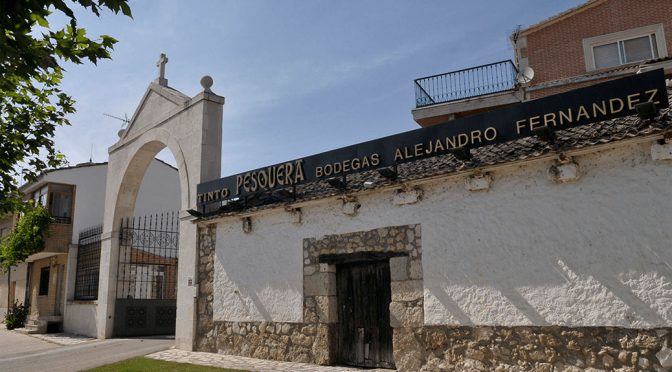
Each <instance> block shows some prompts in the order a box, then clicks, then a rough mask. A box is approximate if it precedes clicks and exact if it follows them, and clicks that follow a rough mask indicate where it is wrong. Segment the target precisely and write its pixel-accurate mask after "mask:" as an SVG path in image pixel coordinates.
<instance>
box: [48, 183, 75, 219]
mask: <svg viewBox="0 0 672 372" xmlns="http://www.w3.org/2000/svg"><path fill="white" fill-rule="evenodd" d="M71 207H72V186H70V185H58V184H51V185H50V186H49V213H50V214H51V216H52V217H53V218H54V220H55V222H56V223H70V222H71V217H72V214H71V211H70V208H71Z"/></svg>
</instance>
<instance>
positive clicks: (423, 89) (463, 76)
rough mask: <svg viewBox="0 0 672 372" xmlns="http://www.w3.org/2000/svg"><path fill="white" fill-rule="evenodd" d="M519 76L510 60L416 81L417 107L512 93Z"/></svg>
mask: <svg viewBox="0 0 672 372" xmlns="http://www.w3.org/2000/svg"><path fill="white" fill-rule="evenodd" d="M517 74H518V70H517V69H516V66H515V65H514V64H513V62H512V61H511V60H507V61H501V62H495V63H490V64H488V65H483V66H478V67H472V68H467V69H464V70H458V71H452V72H447V73H445V74H439V75H433V76H427V77H423V78H419V79H415V107H423V106H429V105H435V104H437V103H444V102H450V101H456V100H460V99H465V98H471V97H478V96H482V95H486V94H492V93H497V92H504V91H507V90H513V89H515V88H516V85H517Z"/></svg>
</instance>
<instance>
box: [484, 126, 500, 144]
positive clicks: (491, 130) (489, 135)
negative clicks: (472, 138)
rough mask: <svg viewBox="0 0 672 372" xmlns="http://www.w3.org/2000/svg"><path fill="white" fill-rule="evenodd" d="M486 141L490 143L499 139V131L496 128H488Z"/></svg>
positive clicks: (485, 134)
mask: <svg viewBox="0 0 672 372" xmlns="http://www.w3.org/2000/svg"><path fill="white" fill-rule="evenodd" d="M483 135H484V136H485V139H486V140H488V141H494V140H495V138H497V129H495V127H488V128H487V129H486V130H485V133H483Z"/></svg>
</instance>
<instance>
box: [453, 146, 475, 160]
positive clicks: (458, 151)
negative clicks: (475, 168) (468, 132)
mask: <svg viewBox="0 0 672 372" xmlns="http://www.w3.org/2000/svg"><path fill="white" fill-rule="evenodd" d="M448 152H449V153H450V154H451V155H453V156H454V157H455V158H457V160H462V161H467V160H470V159H471V151H470V150H469V148H467V147H466V146H461V147H453V148H452V149H449V150H448Z"/></svg>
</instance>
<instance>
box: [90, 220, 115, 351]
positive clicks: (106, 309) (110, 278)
mask: <svg viewBox="0 0 672 372" xmlns="http://www.w3.org/2000/svg"><path fill="white" fill-rule="evenodd" d="M114 225H115V226H116V224H114ZM100 240H101V241H100V273H99V276H98V309H97V310H98V311H97V312H98V319H97V321H96V323H97V324H96V326H97V327H96V328H97V330H96V332H97V336H98V338H111V337H112V329H113V328H112V326H113V324H114V323H113V320H114V319H112V314H114V300H115V299H116V295H117V293H116V292H117V291H116V283H117V266H118V263H119V230H118V229H114V230H112V231H109V232H106V231H103V233H102V235H101V237H100ZM101 294H102V295H101ZM101 315H102V319H101Z"/></svg>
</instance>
